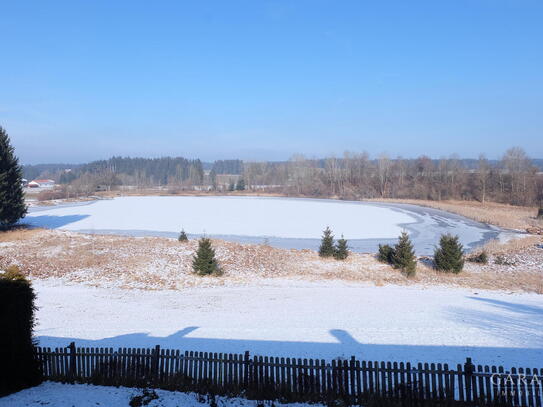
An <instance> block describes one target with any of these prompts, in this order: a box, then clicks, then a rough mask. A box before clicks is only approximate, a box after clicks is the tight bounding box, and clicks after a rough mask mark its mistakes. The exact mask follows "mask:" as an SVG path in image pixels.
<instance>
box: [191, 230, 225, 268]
mask: <svg viewBox="0 0 543 407" xmlns="http://www.w3.org/2000/svg"><path fill="white" fill-rule="evenodd" d="M192 269H193V270H194V272H195V273H196V274H199V275H201V276H206V275H218V274H220V270H219V264H218V263H217V259H215V250H213V247H212V246H211V240H210V239H208V238H206V237H203V238H201V239H200V240H199V241H198V250H197V251H196V255H195V256H194V257H193V260H192Z"/></svg>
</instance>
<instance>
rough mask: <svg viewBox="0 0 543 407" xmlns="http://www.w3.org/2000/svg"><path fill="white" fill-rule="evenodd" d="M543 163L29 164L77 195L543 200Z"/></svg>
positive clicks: (514, 151) (29, 171) (510, 159)
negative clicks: (238, 189) (146, 190)
mask: <svg viewBox="0 0 543 407" xmlns="http://www.w3.org/2000/svg"><path fill="white" fill-rule="evenodd" d="M542 169H543V160H541V159H536V160H534V159H531V158H529V157H528V155H527V154H526V153H525V151H524V150H522V149H521V148H511V149H509V150H507V151H506V152H505V154H504V155H503V157H502V159H500V160H487V159H486V158H485V157H484V156H481V157H479V158H478V159H461V158H459V157H456V156H451V157H449V158H442V159H437V160H436V159H431V158H429V157H426V156H420V157H418V158H416V159H403V158H394V159H391V158H389V157H387V156H386V155H381V156H379V157H377V158H373V159H372V158H370V157H369V155H368V154H367V153H351V152H346V153H345V154H344V155H343V156H342V157H328V158H323V159H309V158H306V157H304V156H301V155H298V156H294V157H293V158H291V159H290V160H289V161H280V162H266V161H262V162H244V161H242V160H218V161H215V162H214V163H202V162H201V161H200V160H197V159H196V160H189V159H185V158H181V157H176V158H172V157H164V158H153V159H149V158H123V157H113V158H111V159H109V160H102V161H94V162H91V163H88V164H82V165H67V164H58V165H56V164H44V165H29V166H24V176H25V178H27V179H29V180H30V179H35V178H52V179H54V180H55V181H57V182H58V183H60V184H61V185H63V186H64V188H66V189H67V190H70V191H71V192H72V193H73V194H85V193H91V192H94V191H96V189H97V188H98V187H100V188H106V189H111V188H115V187H117V186H121V185H124V186H133V187H153V186H168V187H171V190H172V191H175V190H176V188H177V189H179V188H182V189H199V190H210V191H225V190H228V189H230V190H231V189H232V185H233V184H234V182H237V181H239V179H242V180H243V186H244V188H245V189H249V190H251V189H254V190H261V191H266V190H267V191H270V192H277V193H282V194H286V195H293V196H314V197H339V198H343V199H364V198H404V199H430V200H446V199H460V200H477V201H482V202H484V201H487V200H488V201H495V202H504V203H510V204H514V205H540V204H541V202H542V201H543V172H542Z"/></svg>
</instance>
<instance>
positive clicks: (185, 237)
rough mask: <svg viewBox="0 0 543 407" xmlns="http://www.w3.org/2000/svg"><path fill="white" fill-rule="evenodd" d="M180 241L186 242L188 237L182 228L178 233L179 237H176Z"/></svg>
mask: <svg viewBox="0 0 543 407" xmlns="http://www.w3.org/2000/svg"><path fill="white" fill-rule="evenodd" d="M177 240H179V241H180V242H188V240H189V237H188V236H187V234H186V233H185V230H184V229H181V232H180V233H179V237H178V238H177Z"/></svg>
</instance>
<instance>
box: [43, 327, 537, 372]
mask: <svg viewBox="0 0 543 407" xmlns="http://www.w3.org/2000/svg"><path fill="white" fill-rule="evenodd" d="M197 329H198V327H195V326H189V327H186V328H184V329H181V330H179V331H177V332H175V333H174V334H172V335H169V336H165V337H159V336H151V335H149V334H147V333H132V334H126V335H118V336H114V337H111V338H103V339H97V340H88V339H80V338H59V337H51V336H40V337H38V340H39V343H40V344H41V345H42V346H49V347H64V346H67V345H68V344H69V343H70V342H72V341H73V342H75V343H76V346H78V347H111V348H120V347H140V348H152V347H154V346H156V345H160V346H161V347H162V348H164V349H179V350H181V351H200V352H222V353H237V354H242V353H243V352H245V351H250V353H251V354H253V355H262V356H282V357H304V358H319V359H320V358H324V359H328V360H330V359H336V358H340V359H348V358H350V357H351V356H355V357H356V358H357V359H359V360H374V361H398V362H400V361H404V362H411V363H418V362H435V363H449V364H450V367H451V368H453V367H456V364H457V363H463V362H465V358H466V357H471V358H473V362H474V363H480V364H493V365H505V367H506V368H509V367H512V366H520V367H539V366H532V365H534V362H535V361H538V360H543V349H541V348H533V349H530V348H501V347H477V346H434V345H394V344H368V343H361V342H359V341H357V340H356V339H355V338H354V337H353V336H351V335H350V334H349V332H347V331H345V330H342V329H332V330H330V331H328V332H329V334H330V339H331V340H330V342H300V341H272V340H247V339H223V338H204V337H198V336H197V335H196V334H195V332H196V331H197ZM502 361H503V362H502ZM511 361H514V363H513V364H511Z"/></svg>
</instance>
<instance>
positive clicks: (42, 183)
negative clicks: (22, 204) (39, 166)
mask: <svg viewBox="0 0 543 407" xmlns="http://www.w3.org/2000/svg"><path fill="white" fill-rule="evenodd" d="M54 186H55V181H53V180H52V179H35V180H33V181H30V182H29V183H28V187H29V188H53V187H54Z"/></svg>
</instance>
